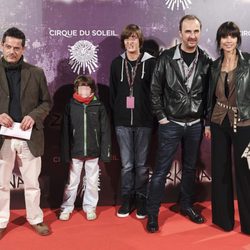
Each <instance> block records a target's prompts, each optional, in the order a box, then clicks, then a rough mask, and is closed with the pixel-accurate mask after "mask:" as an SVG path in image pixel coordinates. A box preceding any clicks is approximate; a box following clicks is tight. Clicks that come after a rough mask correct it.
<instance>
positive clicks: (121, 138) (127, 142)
mask: <svg viewBox="0 0 250 250" xmlns="http://www.w3.org/2000/svg"><path fill="white" fill-rule="evenodd" d="M115 130H116V137H117V141H118V144H119V147H120V156H121V162H122V169H121V195H122V196H132V195H134V194H139V195H142V196H145V197H146V196H147V188H148V180H149V167H148V165H147V155H148V150H149V143H150V140H151V134H152V129H151V128H146V127H124V126H117V127H116V128H115Z"/></svg>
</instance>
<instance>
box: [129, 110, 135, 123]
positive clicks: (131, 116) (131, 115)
mask: <svg viewBox="0 0 250 250" xmlns="http://www.w3.org/2000/svg"><path fill="white" fill-rule="evenodd" d="M133 115H134V113H133V109H130V125H131V126H132V125H133V121H134V116H133Z"/></svg>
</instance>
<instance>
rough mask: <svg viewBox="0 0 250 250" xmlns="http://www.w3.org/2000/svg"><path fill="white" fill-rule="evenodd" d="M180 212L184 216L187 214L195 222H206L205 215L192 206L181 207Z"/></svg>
mask: <svg viewBox="0 0 250 250" xmlns="http://www.w3.org/2000/svg"><path fill="white" fill-rule="evenodd" d="M180 213H181V214H182V215H184V216H187V217H188V218H189V219H190V220H191V221H193V222H194V223H197V224H202V223H204V222H205V219H204V218H203V216H202V215H201V214H200V213H199V212H197V211H196V210H195V209H194V208H192V207H189V208H186V209H181V210H180Z"/></svg>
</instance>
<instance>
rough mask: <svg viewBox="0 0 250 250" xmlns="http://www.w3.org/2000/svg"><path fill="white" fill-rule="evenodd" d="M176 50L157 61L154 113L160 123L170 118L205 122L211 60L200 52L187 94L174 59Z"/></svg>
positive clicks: (165, 52) (153, 87) (153, 96)
mask: <svg viewBox="0 0 250 250" xmlns="http://www.w3.org/2000/svg"><path fill="white" fill-rule="evenodd" d="M176 47H177V46H175V47H172V48H170V49H168V50H165V51H164V52H163V53H162V54H161V56H160V57H159V59H158V60H157V63H156V66H155V70H154V73H153V77H152V84H151V93H152V108H153V112H154V113H155V114H156V116H157V119H158V121H159V120H161V119H163V118H167V119H168V120H175V121H180V122H190V121H193V120H196V119H199V118H204V116H205V110H206V103H207V92H208V81H209V76H208V72H209V68H210V64H211V59H210V58H209V57H208V55H207V54H206V53H205V52H204V51H203V50H201V49H200V48H198V50H199V57H198V62H197V65H196V69H195V73H194V78H193V82H192V86H191V89H190V91H189V92H188V90H187V88H186V86H185V82H184V78H183V75H182V73H181V70H180V68H179V65H178V62H177V60H175V59H173V57H174V53H175V50H176Z"/></svg>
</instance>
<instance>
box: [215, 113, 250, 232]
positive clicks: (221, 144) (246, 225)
mask: <svg viewBox="0 0 250 250" xmlns="http://www.w3.org/2000/svg"><path fill="white" fill-rule="evenodd" d="M211 132H212V220H213V223H214V224H216V225H218V226H219V227H221V228H223V229H224V230H226V231H230V230H232V229H233V227H234V188H233V173H234V174H235V181H236V192H237V197H238V207H239V214H240V224H241V231H242V232H244V233H247V234H250V170H249V169H248V164H247V159H246V158H241V155H242V154H243V152H244V150H245V148H246V146H247V145H248V143H249V141H250V126H247V127H237V132H236V133H234V132H233V129H232V127H230V124H229V121H228V118H225V120H224V122H223V123H222V125H218V124H214V123H212V124H211ZM232 150H233V155H232ZM232 158H234V165H235V168H234V171H233V169H232Z"/></svg>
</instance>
